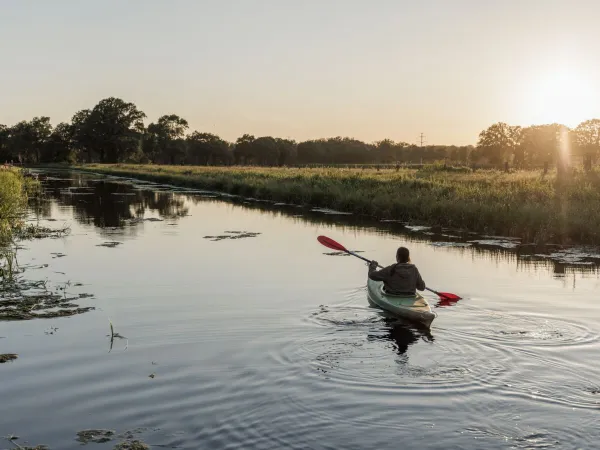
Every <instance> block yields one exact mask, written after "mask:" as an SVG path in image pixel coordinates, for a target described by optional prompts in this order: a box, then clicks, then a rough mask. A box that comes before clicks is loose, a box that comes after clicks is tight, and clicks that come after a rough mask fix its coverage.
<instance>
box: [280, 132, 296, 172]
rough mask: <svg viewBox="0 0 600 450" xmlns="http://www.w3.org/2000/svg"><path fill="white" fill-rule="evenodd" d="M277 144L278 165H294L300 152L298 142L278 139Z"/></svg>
mask: <svg viewBox="0 0 600 450" xmlns="http://www.w3.org/2000/svg"><path fill="white" fill-rule="evenodd" d="M275 143H276V144H277V165H278V166H284V165H290V164H294V163H295V162H296V159H297V152H298V148H297V145H296V141H293V140H290V139H281V138H276V139H275Z"/></svg>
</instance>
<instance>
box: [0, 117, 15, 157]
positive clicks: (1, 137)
mask: <svg viewBox="0 0 600 450" xmlns="http://www.w3.org/2000/svg"><path fill="white" fill-rule="evenodd" d="M9 136H10V129H9V128H8V127H7V126H6V125H2V124H0V164H1V163H2V162H3V161H10V160H11V159H12V155H11V154H10V151H9V142H8V141H9Z"/></svg>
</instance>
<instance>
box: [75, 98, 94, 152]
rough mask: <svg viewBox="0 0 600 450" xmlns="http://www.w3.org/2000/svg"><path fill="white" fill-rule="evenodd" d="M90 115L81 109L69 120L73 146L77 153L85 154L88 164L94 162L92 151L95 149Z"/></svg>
mask: <svg viewBox="0 0 600 450" xmlns="http://www.w3.org/2000/svg"><path fill="white" fill-rule="evenodd" d="M91 115H92V111H91V110H89V109H83V110H81V111H78V112H77V113H75V114H74V115H73V118H72V119H71V126H72V129H71V132H72V139H73V146H74V148H75V149H76V151H77V152H84V153H85V155H86V158H85V159H86V162H88V163H91V162H92V161H93V160H94V156H95V155H94V149H95V148H96V144H95V142H94V130H93V124H92V121H91V120H90V116H91Z"/></svg>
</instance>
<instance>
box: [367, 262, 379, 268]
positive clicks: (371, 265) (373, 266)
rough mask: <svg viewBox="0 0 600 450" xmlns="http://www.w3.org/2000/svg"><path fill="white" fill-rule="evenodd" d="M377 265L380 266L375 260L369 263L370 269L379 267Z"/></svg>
mask: <svg viewBox="0 0 600 450" xmlns="http://www.w3.org/2000/svg"><path fill="white" fill-rule="evenodd" d="M377 266H379V263H378V262H377V261H375V260H373V261H371V262H370V263H369V269H377Z"/></svg>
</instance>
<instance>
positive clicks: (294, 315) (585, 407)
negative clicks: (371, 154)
mask: <svg viewBox="0 0 600 450" xmlns="http://www.w3.org/2000/svg"><path fill="white" fill-rule="evenodd" d="M50 175H52V176H51V177H49V178H47V179H44V186H45V190H46V195H47V197H48V199H47V201H45V202H42V203H41V204H40V205H38V206H37V207H36V208H34V209H33V210H32V213H31V216H30V220H31V221H33V222H35V223H37V222H39V224H40V225H44V226H52V227H59V226H62V225H63V224H66V225H69V226H70V227H71V233H70V235H68V236H67V237H64V238H60V239H41V240H35V241H27V242H24V243H23V246H24V247H25V248H23V249H22V250H20V251H19V262H20V264H21V265H23V266H29V269H27V270H26V272H25V273H24V276H25V277H26V278H30V279H39V280H44V279H48V283H49V284H51V285H53V286H58V285H60V284H61V283H62V284H64V283H66V282H67V281H70V282H71V284H70V285H69V287H68V290H69V292H73V293H90V294H93V295H94V297H92V298H85V299H82V300H81V301H79V304H80V305H81V306H95V307H96V309H95V310H93V311H90V312H87V313H84V314H81V315H76V316H72V317H67V318H58V319H38V320H31V321H16V322H0V353H18V354H19V359H17V360H16V361H14V362H11V363H6V364H0V436H7V435H9V434H15V435H18V436H20V439H19V440H18V441H16V442H18V443H19V444H20V445H22V446H25V445H37V444H45V445H48V446H49V448H51V449H67V450H68V449H75V448H80V447H81V445H82V444H81V443H80V442H78V441H76V437H77V432H78V431H81V430H85V429H110V430H114V431H115V433H116V435H118V434H120V433H124V432H126V431H131V432H132V435H134V436H136V437H138V438H139V439H142V440H144V441H145V442H147V443H148V444H150V445H151V446H152V448H181V449H201V448H202V449H204V448H206V449H209V448H210V449H283V448H286V449H287V448H294V449H342V448H343V449H398V448H428V449H429V448H431V449H459V448H460V449H462V448H469V449H471V448H473V449H478V448H489V449H505V448H517V449H521V448H522V449H537V448H540V449H542V448H566V449H570V448H586V449H587V448H597V446H598V442H600V427H599V425H600V423H599V421H598V418H599V414H600V364H599V363H598V361H600V339H599V336H600V323H599V322H598V319H600V301H599V300H600V296H599V294H598V293H599V292H600V291H599V288H600V279H599V278H598V260H597V258H596V257H597V256H598V255H597V252H595V251H594V250H590V249H541V250H540V249H535V248H534V249H529V250H528V248H527V247H524V246H517V243H515V242H514V241H511V240H507V239H499V238H497V237H480V236H479V237H477V236H473V235H469V234H468V233H457V232H455V231H449V230H434V231H431V230H427V229H420V228H412V229H410V228H409V229H407V228H404V227H402V225H401V224H397V223H393V222H386V223H377V222H370V221H366V220H364V219H358V218H354V217H352V216H345V215H337V214H334V212H331V211H310V209H307V208H300V207H295V206H293V205H280V204H277V205H272V204H267V203H265V202H256V201H252V200H245V199H230V198H227V197H225V198H223V197H215V196H214V194H211V193H206V192H199V191H191V190H187V191H186V190H182V189H175V190H174V189H173V188H172V187H168V186H163V185H157V184H150V183H143V182H137V183H136V182H133V181H131V180H124V179H119V178H115V177H100V176H95V175H83V174H78V173H67V172H63V173H51V174H50ZM148 219H149V220H148ZM424 233H425V234H424ZM427 233H429V234H427ZM320 234H325V235H327V236H330V237H332V238H333V239H336V240H339V241H340V242H342V243H343V244H344V245H346V246H347V247H348V248H350V249H353V250H359V251H362V252H364V253H362V254H363V255H364V256H366V257H368V258H374V259H377V260H378V261H379V262H380V263H382V264H388V263H391V262H392V261H393V257H394V254H395V249H396V247H397V246H398V245H407V246H408V247H409V248H410V250H411V254H412V258H413V261H414V262H415V263H416V264H417V265H418V267H419V269H420V271H421V273H422V275H423V278H424V279H425V281H426V283H427V284H428V285H429V286H430V287H432V288H433V289H438V290H444V291H450V292H455V293H458V294H460V295H461V296H462V297H464V298H463V299H462V300H461V301H459V302H458V303H456V304H455V305H453V306H448V307H443V306H442V305H440V306H439V307H436V308H435V311H436V312H437V314H438V317H437V318H436V319H435V320H434V322H433V325H432V328H431V330H430V332H429V333H424V332H423V331H419V330H417V329H414V328H412V327H410V326H408V325H406V324H402V323H399V322H395V321H393V320H391V319H389V318H386V317H384V316H383V315H382V314H381V313H380V312H379V311H378V310H377V309H374V308H370V307H369V306H368V303H367V298H366V290H365V289H366V270H367V269H366V266H365V264H364V262H362V261H360V260H358V259H356V258H353V257H349V256H337V255H327V254H325V253H330V252H331V251H330V250H328V249H326V248H324V247H322V246H321V245H320V244H318V243H317V241H316V238H317V236H318V235H320ZM207 236H212V238H207ZM474 240H476V241H478V242H469V241H474ZM60 255H65V256H60ZM536 255H537V256H536ZM45 264H48V266H47V267H43V266H44V265H45ZM36 267H41V268H36ZM77 283H81V286H76V284H77ZM427 297H428V298H429V299H430V300H431V302H432V303H433V304H435V303H437V299H436V298H435V297H433V296H431V294H427ZM109 319H110V321H112V323H113V325H114V331H115V332H118V333H119V334H120V335H122V336H124V337H125V338H124V339H115V340H114V341H113V345H112V349H111V348H110V345H111V342H110V338H109V337H107V335H108V334H110V328H109ZM150 375H152V376H150ZM116 435H115V436H114V438H113V440H112V441H110V442H106V443H101V444H99V443H89V444H87V445H88V446H91V448H94V449H111V448H113V447H114V446H115V445H116V444H117V443H118V442H120V439H119V438H118V437H117V436H116ZM159 446H161V447H159ZM162 446H164V447H162ZM13 447H14V448H16V447H15V446H13V445H12V444H11V443H9V442H8V441H7V440H1V441H0V448H1V449H3V448H7V449H8V448H13Z"/></svg>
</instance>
